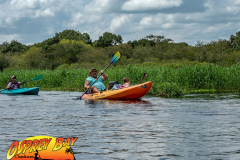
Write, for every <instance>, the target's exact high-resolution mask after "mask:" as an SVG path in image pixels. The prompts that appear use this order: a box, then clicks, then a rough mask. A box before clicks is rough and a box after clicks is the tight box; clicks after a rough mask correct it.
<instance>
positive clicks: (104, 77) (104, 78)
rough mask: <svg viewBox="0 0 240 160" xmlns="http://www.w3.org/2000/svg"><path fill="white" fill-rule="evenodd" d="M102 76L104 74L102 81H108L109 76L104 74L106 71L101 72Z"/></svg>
mask: <svg viewBox="0 0 240 160" xmlns="http://www.w3.org/2000/svg"><path fill="white" fill-rule="evenodd" d="M101 74H102V76H101V79H102V81H105V80H107V79H108V76H107V75H106V74H105V73H104V71H101Z"/></svg>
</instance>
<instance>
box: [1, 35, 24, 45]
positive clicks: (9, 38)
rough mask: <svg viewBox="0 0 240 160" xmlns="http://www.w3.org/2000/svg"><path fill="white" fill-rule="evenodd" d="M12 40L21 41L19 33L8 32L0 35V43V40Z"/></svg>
mask: <svg viewBox="0 0 240 160" xmlns="http://www.w3.org/2000/svg"><path fill="white" fill-rule="evenodd" d="M12 40H17V41H21V40H22V39H21V36H20V35H19V34H10V35H0V43H2V42H5V41H7V42H11V41H12Z"/></svg>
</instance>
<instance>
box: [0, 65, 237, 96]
mask: <svg viewBox="0 0 240 160" xmlns="http://www.w3.org/2000/svg"><path fill="white" fill-rule="evenodd" d="M99 71H100V69H99ZM88 73H89V70H88V69H75V70H73V69H72V70H68V69H65V70H64V69H61V70H55V71H51V70H18V71H8V70H5V71H4V72H1V73H0V87H1V88H5V87H6V85H7V82H8V81H9V80H10V77H11V75H16V76H17V80H18V81H21V82H23V81H27V80H30V79H32V78H34V77H36V76H38V75H40V74H43V79H42V80H40V81H35V82H29V83H26V84H24V86H25V87H35V86H39V87H40V89H41V90H63V91H66V90H69V91H81V92H83V91H84V82H85V80H86V78H87V77H88ZM105 73H106V74H107V75H108V77H109V78H108V80H107V81H105V82H104V84H105V86H106V87H107V86H108V83H109V82H110V81H116V80H117V81H118V82H119V83H122V79H123V78H124V77H129V78H130V79H131V85H134V84H139V83H140V82H141V80H142V77H143V74H144V73H147V74H148V76H147V77H146V79H145V81H153V86H152V89H151V90H150V92H149V95H151V96H164V97H175V96H181V95H183V94H186V93H189V92H190V91H193V90H215V91H229V90H230V91H239V90H240V64H236V65H232V66H229V67H221V66H217V65H213V64H202V65H188V66H187V65H185V66H180V67H179V68H172V67H170V66H164V67H159V66H148V67H146V66H140V65H127V66H119V67H113V66H112V67H110V68H109V69H107V70H106V72H105Z"/></svg>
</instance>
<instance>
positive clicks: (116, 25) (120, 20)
mask: <svg viewBox="0 0 240 160" xmlns="http://www.w3.org/2000/svg"><path fill="white" fill-rule="evenodd" d="M129 22H130V20H129V18H128V16H127V15H121V16H119V17H117V18H113V20H112V21H111V23H110V27H109V31H110V32H115V31H116V30H117V29H121V27H122V26H123V25H124V24H125V23H129ZM130 23H131V22H130Z"/></svg>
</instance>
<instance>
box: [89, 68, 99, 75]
mask: <svg viewBox="0 0 240 160" xmlns="http://www.w3.org/2000/svg"><path fill="white" fill-rule="evenodd" d="M92 71H97V73H98V70H97V69H95V68H91V69H90V72H89V75H90V74H91V72H92Z"/></svg>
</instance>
